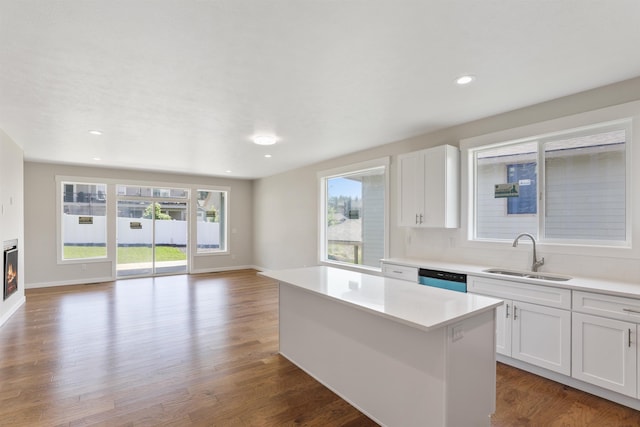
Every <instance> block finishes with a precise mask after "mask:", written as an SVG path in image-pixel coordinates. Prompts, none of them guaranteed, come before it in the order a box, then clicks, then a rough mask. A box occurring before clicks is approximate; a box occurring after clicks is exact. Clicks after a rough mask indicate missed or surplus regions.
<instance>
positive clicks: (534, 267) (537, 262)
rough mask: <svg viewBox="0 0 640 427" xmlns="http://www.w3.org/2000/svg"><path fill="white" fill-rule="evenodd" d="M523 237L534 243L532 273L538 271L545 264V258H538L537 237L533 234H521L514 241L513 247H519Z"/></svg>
mask: <svg viewBox="0 0 640 427" xmlns="http://www.w3.org/2000/svg"><path fill="white" fill-rule="evenodd" d="M521 237H528V238H530V239H531V241H532V242H533V263H532V264H531V271H538V267H540V266H541V265H543V264H544V257H542V258H540V259H539V260H538V257H537V255H536V239H535V237H533V236H532V235H531V234H529V233H520V234H518V236H517V237H516V238H515V239H514V241H513V247H514V248H515V247H516V246H518V240H519V239H520V238H521Z"/></svg>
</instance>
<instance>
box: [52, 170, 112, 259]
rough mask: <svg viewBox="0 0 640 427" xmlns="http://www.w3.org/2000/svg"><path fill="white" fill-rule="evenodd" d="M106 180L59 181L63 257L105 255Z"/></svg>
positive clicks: (80, 257)
mask: <svg viewBox="0 0 640 427" xmlns="http://www.w3.org/2000/svg"><path fill="white" fill-rule="evenodd" d="M106 202H107V186H106V184H84V183H74V182H63V183H62V247H63V252H62V259H66V260H69V259H84V258H99V257H106V256H107V246H106V243H107V221H106V214H107V212H106V211H107V209H106V205H107V203H106Z"/></svg>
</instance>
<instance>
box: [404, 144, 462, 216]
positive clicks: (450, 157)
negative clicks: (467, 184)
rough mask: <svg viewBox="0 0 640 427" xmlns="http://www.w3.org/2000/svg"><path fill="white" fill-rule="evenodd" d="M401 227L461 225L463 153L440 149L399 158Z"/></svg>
mask: <svg viewBox="0 0 640 427" xmlns="http://www.w3.org/2000/svg"><path fill="white" fill-rule="evenodd" d="M398 185H399V192H398V194H399V195H400V197H399V203H398V205H399V214H398V218H399V225H401V226H406V227H432V228H457V227H459V225H460V201H459V200H460V150H459V149H458V148H457V147H453V146H451V145H441V146H438V147H434V148H429V149H427V150H421V151H416V152H413V153H407V154H403V155H400V156H398Z"/></svg>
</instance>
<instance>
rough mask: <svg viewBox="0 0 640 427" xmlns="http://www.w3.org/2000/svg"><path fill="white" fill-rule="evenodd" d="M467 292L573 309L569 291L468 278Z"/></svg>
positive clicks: (505, 281) (483, 278)
mask: <svg viewBox="0 0 640 427" xmlns="http://www.w3.org/2000/svg"><path fill="white" fill-rule="evenodd" d="M467 290H468V291H469V292H473V293H477V294H483V295H488V296H492V297H497V298H505V299H512V300H518V301H524V302H529V303H532V304H539V305H546V306H548V307H556V308H563V309H565V310H570V309H571V291H570V290H569V289H562V288H554V287H552V286H544V285H531V284H528V283H520V282H513V281H510V280H497V279H487V278H485V277H476V276H467Z"/></svg>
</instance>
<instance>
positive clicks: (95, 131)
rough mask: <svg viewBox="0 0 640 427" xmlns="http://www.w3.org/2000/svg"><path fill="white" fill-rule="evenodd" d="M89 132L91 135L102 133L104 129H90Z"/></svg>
mask: <svg viewBox="0 0 640 427" xmlns="http://www.w3.org/2000/svg"><path fill="white" fill-rule="evenodd" d="M89 133H90V134H91V135H102V131H101V130H96V129H92V130H90V131H89Z"/></svg>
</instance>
